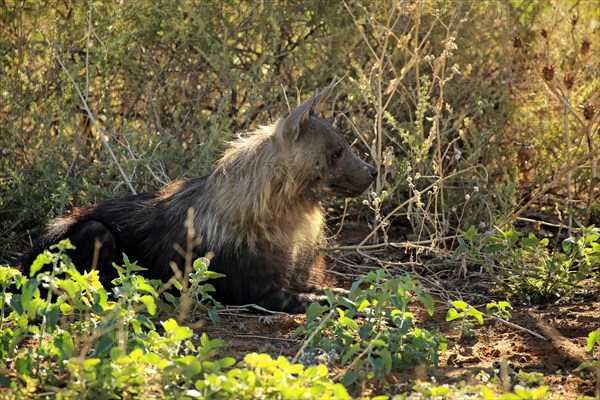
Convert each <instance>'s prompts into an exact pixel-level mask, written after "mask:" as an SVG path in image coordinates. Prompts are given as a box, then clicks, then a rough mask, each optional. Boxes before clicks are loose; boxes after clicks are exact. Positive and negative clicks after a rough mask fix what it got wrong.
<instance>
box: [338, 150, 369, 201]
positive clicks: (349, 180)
mask: <svg viewBox="0 0 600 400" xmlns="http://www.w3.org/2000/svg"><path fill="white" fill-rule="evenodd" d="M350 154H351V155H350V157H348V160H347V161H346V162H345V163H344V164H343V165H341V166H340V169H339V171H338V172H339V173H338V174H335V176H333V177H332V179H331V182H330V184H329V189H330V192H331V194H333V195H334V196H340V197H356V196H359V195H360V194H361V193H363V192H364V191H365V190H367V188H368V187H369V186H370V185H371V183H373V181H374V180H375V178H376V177H377V168H375V167H374V166H372V165H371V164H368V163H366V162H364V161H363V160H361V159H360V158H358V157H357V156H355V155H354V154H352V153H350Z"/></svg>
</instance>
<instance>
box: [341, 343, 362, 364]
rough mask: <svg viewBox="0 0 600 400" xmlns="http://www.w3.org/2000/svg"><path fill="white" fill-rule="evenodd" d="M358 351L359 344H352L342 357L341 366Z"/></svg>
mask: <svg viewBox="0 0 600 400" xmlns="http://www.w3.org/2000/svg"><path fill="white" fill-rule="evenodd" d="M359 350H360V343H356V344H353V345H352V346H351V347H350V349H348V351H347V352H346V353H345V354H344V355H343V356H342V364H346V363H347V362H348V360H350V358H351V357H352V356H353V355H355V354H356V353H357V352H358V351H359Z"/></svg>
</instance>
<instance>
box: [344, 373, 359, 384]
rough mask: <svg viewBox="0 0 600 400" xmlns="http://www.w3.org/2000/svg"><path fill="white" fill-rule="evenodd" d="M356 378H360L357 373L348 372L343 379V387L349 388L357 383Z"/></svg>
mask: <svg viewBox="0 0 600 400" xmlns="http://www.w3.org/2000/svg"><path fill="white" fill-rule="evenodd" d="M356 378H358V375H357V374H356V372H354V371H348V372H346V375H344V378H343V379H342V385H344V386H346V387H348V386H350V385H352V384H353V383H354V382H355V381H356Z"/></svg>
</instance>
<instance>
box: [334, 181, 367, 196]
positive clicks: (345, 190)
mask: <svg viewBox="0 0 600 400" xmlns="http://www.w3.org/2000/svg"><path fill="white" fill-rule="evenodd" d="M369 185H371V182H369V183H368V184H363V185H353V184H350V183H345V184H344V183H331V184H329V185H328V186H327V187H326V188H325V192H326V193H327V194H329V195H331V196H336V197H356V196H360V195H361V194H362V193H363V192H364V191H365V190H367V188H368V187H369Z"/></svg>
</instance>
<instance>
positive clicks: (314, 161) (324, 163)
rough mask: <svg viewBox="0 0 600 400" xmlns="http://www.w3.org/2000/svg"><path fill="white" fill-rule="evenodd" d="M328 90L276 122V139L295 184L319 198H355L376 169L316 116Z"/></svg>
mask: <svg viewBox="0 0 600 400" xmlns="http://www.w3.org/2000/svg"><path fill="white" fill-rule="evenodd" d="M331 89H332V86H330V87H328V88H327V89H325V90H323V91H322V92H320V93H318V94H317V95H315V96H314V97H313V98H312V99H310V100H307V101H305V102H304V103H302V104H300V105H299V106H298V107H296V108H295V109H293V110H292V111H290V113H289V114H288V115H287V117H286V118H285V119H283V120H281V121H280V122H279V124H278V129H277V130H278V138H279V139H280V142H281V143H282V146H283V151H282V154H283V157H284V159H285V162H286V164H288V166H289V167H290V168H289V170H290V171H292V172H293V178H294V179H295V180H296V181H297V183H300V184H301V186H303V187H304V188H305V189H308V190H309V191H311V192H313V193H315V194H316V195H317V196H318V197H325V196H337V197H355V196H358V195H360V194H361V193H362V192H364V191H365V190H366V189H367V188H368V187H369V186H370V185H371V183H372V182H373V180H374V179H375V177H376V176H377V169H376V168H375V167H373V166H372V165H370V164H367V163H366V162H364V161H362V160H361V159H360V158H358V157H357V156H356V155H355V154H354V153H353V152H352V150H350V146H348V144H347V143H346V141H345V140H344V139H343V138H342V137H341V136H340V135H339V133H337V131H336V129H335V128H334V127H333V126H332V125H331V124H330V123H329V122H327V121H325V120H324V119H322V118H319V117H318V115H319V110H320V108H321V105H322V103H323V101H324V100H325V98H326V96H327V95H328V94H329V92H330V91H331Z"/></svg>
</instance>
